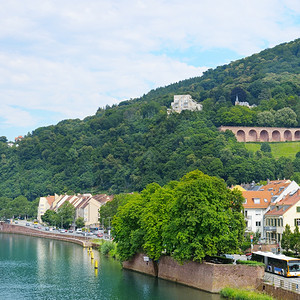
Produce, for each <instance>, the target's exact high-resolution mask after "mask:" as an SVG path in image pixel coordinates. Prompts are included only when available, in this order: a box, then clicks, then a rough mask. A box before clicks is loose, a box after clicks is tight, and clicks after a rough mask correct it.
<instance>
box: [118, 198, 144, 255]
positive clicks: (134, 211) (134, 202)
mask: <svg viewBox="0 0 300 300" xmlns="http://www.w3.org/2000/svg"><path fill="white" fill-rule="evenodd" d="M143 206H144V203H143V199H142V198H141V196H140V195H139V194H132V195H130V200H129V201H128V202H127V203H126V204H125V205H123V206H121V207H120V209H119V210H118V213H117V215H116V216H115V218H114V219H113V222H112V225H113V236H114V239H115V241H116V242H117V243H118V247H117V250H118V253H119V257H120V260H121V261H124V260H127V259H129V258H131V257H132V256H133V255H134V254H136V253H137V252H138V251H141V250H142V245H143V242H144V232H143V231H142V229H141V227H140V217H141V214H142V211H143Z"/></svg>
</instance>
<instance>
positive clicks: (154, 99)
mask: <svg viewBox="0 0 300 300" xmlns="http://www.w3.org/2000/svg"><path fill="white" fill-rule="evenodd" d="M299 71H300V40H296V41H293V42H291V43H287V44H282V45H279V46H277V47H274V48H272V49H268V50H265V51H262V52H261V53H259V54H255V55H252V56H250V57H247V58H245V59H241V60H238V61H235V62H232V63H230V64H228V65H225V66H221V67H218V68H216V69H215V70H208V71H207V72H205V74H204V75H203V76H201V77H198V78H192V79H188V80H184V81H181V82H179V83H175V84H172V85H169V86H167V87H164V88H159V89H156V90H153V91H150V92H149V93H148V94H147V95H144V96H143V97H141V98H139V99H133V100H128V101H123V102H121V103H120V104H119V105H118V106H113V107H106V108H105V109H98V111H97V112H96V114H95V115H94V116H90V117H87V118H85V119H84V120H79V119H74V120H64V121H62V122H60V123H58V124H57V125H55V126H48V127H43V128H38V129H36V130H35V131H33V132H32V133H31V134H28V135H27V136H26V137H25V138H24V139H23V140H22V141H20V142H19V143H18V145H14V146H13V147H9V146H8V145H7V143H6V142H5V138H3V137H2V139H0V140H1V141H0V152H1V161H0V196H2V197H3V196H5V197H11V198H15V197H17V196H18V195H24V196H26V197H27V198H28V199H30V200H33V199H34V198H36V197H39V196H42V195H48V194H54V193H64V192H67V193H72V192H76V193H77V192H92V193H96V192H97V193H99V192H109V193H119V192H131V191H136V190H141V189H143V188H144V187H145V186H146V185H147V184H148V183H151V182H157V183H159V184H160V185H163V184H165V183H167V182H169V181H170V180H178V179H179V178H181V177H182V176H183V175H184V174H186V173H187V172H189V171H192V170H194V169H199V170H201V171H203V172H204V173H206V174H208V175H215V176H219V177H221V178H224V180H225V181H227V183H228V184H229V185H230V184H234V183H240V182H250V181H252V180H255V181H259V180H266V179H267V178H269V179H275V178H283V177H285V178H295V179H299V178H300V173H299V172H300V157H298V158H295V159H288V158H280V159H278V160H275V159H274V158H273V157H272V154H271V153H269V152H268V148H267V147H266V148H263V149H262V150H264V151H257V152H256V153H251V152H248V151H247V150H246V148H245V146H244V145H243V144H242V143H237V142H236V139H235V137H234V136H233V134H231V133H229V132H226V133H220V132H219V131H218V130H217V127H218V126H219V125H221V124H222V125H260V126H274V125H276V126H296V127H297V126H299V125H300V100H299V96H300V80H299V79H300V75H299V73H300V72H299ZM175 94H190V95H192V97H193V99H195V100H197V101H198V102H201V103H202V104H203V111H201V112H189V111H184V112H182V113H181V114H176V113H174V114H171V115H169V116H168V115H167V113H166V110H167V108H169V107H170V103H171V102H172V100H173V96H174V95H175ZM236 96H238V99H239V101H248V102H249V103H250V104H256V105H257V107H255V108H253V109H249V108H247V107H242V106H234V105H233V103H234V101H235V99H236ZM299 150H300V149H299ZM297 156H298V155H297Z"/></svg>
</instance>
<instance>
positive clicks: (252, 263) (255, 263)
mask: <svg viewBox="0 0 300 300" xmlns="http://www.w3.org/2000/svg"><path fill="white" fill-rule="evenodd" d="M236 263H237V264H238V265H248V266H262V267H265V264H264V263H261V262H258V261H254V260H240V259H238V260H237V261H236Z"/></svg>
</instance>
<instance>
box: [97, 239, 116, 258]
mask: <svg viewBox="0 0 300 300" xmlns="http://www.w3.org/2000/svg"><path fill="white" fill-rule="evenodd" d="M99 248H100V252H101V254H104V255H108V254H109V252H110V251H111V250H112V249H114V248H115V245H114V242H109V241H105V242H104V243H103V244H102V245H100V247H99Z"/></svg>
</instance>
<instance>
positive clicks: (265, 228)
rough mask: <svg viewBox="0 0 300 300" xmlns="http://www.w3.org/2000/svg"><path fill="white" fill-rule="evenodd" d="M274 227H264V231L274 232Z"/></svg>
mask: <svg viewBox="0 0 300 300" xmlns="http://www.w3.org/2000/svg"><path fill="white" fill-rule="evenodd" d="M276 228H277V227H276V226H265V227H264V230H265V231H276Z"/></svg>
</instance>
